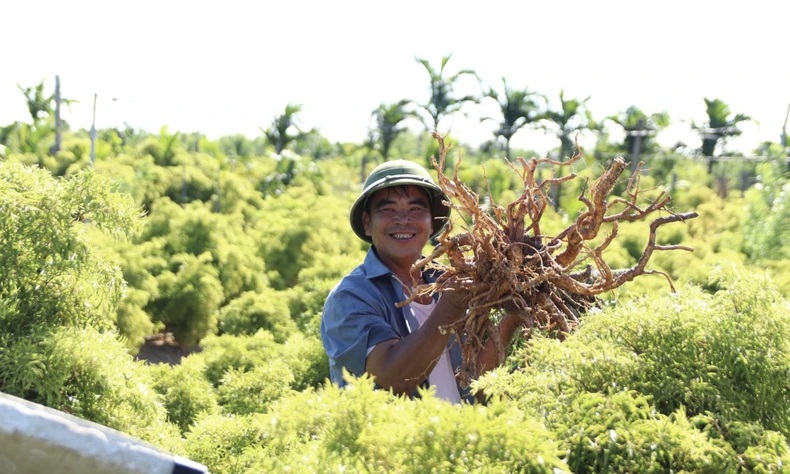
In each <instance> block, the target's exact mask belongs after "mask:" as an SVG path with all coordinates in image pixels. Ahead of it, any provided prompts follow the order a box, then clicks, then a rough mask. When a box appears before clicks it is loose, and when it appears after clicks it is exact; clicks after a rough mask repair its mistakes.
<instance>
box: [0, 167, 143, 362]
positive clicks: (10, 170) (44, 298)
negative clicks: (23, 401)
mask: <svg viewBox="0 0 790 474" xmlns="http://www.w3.org/2000/svg"><path fill="white" fill-rule="evenodd" d="M137 218H138V214H137V212H136V210H135V208H134V206H133V205H132V203H131V202H130V201H129V200H128V199H126V197H125V196H122V195H118V194H115V193H114V192H113V190H112V189H111V187H110V186H109V185H108V184H107V183H106V182H104V181H102V180H101V179H100V178H99V177H98V176H97V175H95V174H93V173H88V172H86V173H80V174H78V175H75V176H72V177H70V178H69V179H66V180H57V179H54V178H53V177H52V176H51V175H50V174H49V173H47V172H46V171H43V170H38V169H33V168H30V167H25V166H22V165H20V164H16V163H9V162H0V268H2V270H3V278H2V279H0V300H2V301H3V305H2V306H1V308H2V309H1V310H0V311H2V313H1V314H0V334H2V335H3V336H4V337H6V338H8V340H11V339H16V338H30V339H33V340H36V339H37V338H38V337H40V336H41V335H43V334H45V333H46V332H47V331H49V330H50V329H52V328H57V327H60V326H76V327H81V326H84V325H93V326H95V327H97V328H105V329H106V328H109V327H111V325H112V322H113V320H112V316H111V315H112V314H113V313H114V311H115V309H116V308H117V306H118V303H119V301H120V298H121V295H122V291H123V281H122V279H121V274H120V271H119V269H118V267H117V266H116V265H114V264H113V262H112V261H108V260H106V259H105V258H102V256H101V255H99V253H98V252H97V251H96V247H97V244H100V243H103V240H102V239H106V240H108V241H109V240H112V239H114V238H121V237H126V236H128V235H129V234H130V233H131V232H133V230H134V229H135V228H137V227H138V225H139V223H138V221H137ZM12 362H13V361H4V362H3V364H0V365H5V364H6V363H12Z"/></svg>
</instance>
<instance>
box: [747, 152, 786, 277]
mask: <svg viewBox="0 0 790 474" xmlns="http://www.w3.org/2000/svg"><path fill="white" fill-rule="evenodd" d="M758 169H759V172H760V180H761V181H760V183H759V185H758V186H755V187H754V188H751V189H749V191H748V192H747V194H746V202H747V203H748V204H747V206H746V219H745V221H744V226H743V235H744V239H743V249H744V253H746V255H747V256H748V257H749V260H751V261H755V262H761V261H763V260H789V259H790V249H789V248H788V246H787V242H790V183H789V182H788V181H787V179H782V177H781V174H780V173H781V171H780V169H779V163H765V164H761V165H760V166H759V167H758Z"/></svg>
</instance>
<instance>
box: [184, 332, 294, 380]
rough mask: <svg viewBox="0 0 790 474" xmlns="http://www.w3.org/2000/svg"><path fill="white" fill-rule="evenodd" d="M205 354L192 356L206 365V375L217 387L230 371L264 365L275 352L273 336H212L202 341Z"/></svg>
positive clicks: (258, 334) (268, 334)
mask: <svg viewBox="0 0 790 474" xmlns="http://www.w3.org/2000/svg"><path fill="white" fill-rule="evenodd" d="M201 345H202V347H203V351H202V352H200V353H198V354H193V355H191V356H190V357H194V358H199V359H201V360H202V361H203V362H205V367H206V369H205V374H206V378H208V380H209V382H211V383H212V385H213V386H215V387H218V386H219V385H220V384H221V383H222V378H223V377H224V375H225V372H226V371H228V370H232V369H236V370H240V371H248V370H251V369H252V368H254V367H260V366H265V365H267V364H268V363H269V359H270V358H271V357H272V354H273V353H276V347H278V346H279V345H278V344H277V343H276V342H275V340H274V337H273V336H272V335H271V333H269V332H268V331H259V332H257V333H255V334H252V335H249V336H230V335H223V336H212V337H207V338H206V339H205V340H203V341H202V344H201Z"/></svg>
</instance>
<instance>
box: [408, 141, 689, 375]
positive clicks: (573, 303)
mask: <svg viewBox="0 0 790 474" xmlns="http://www.w3.org/2000/svg"><path fill="white" fill-rule="evenodd" d="M434 138H436V139H437V140H438V141H439V146H440V150H439V157H438V160H437V159H436V158H435V157H434V158H433V159H432V163H433V166H434V168H436V171H437V174H438V185H439V186H440V187H441V188H442V190H443V191H444V192H445V194H446V195H447V196H448V197H449V198H450V202H449V203H448V204H449V205H450V206H451V207H452V208H453V210H454V211H455V213H457V215H460V216H461V217H462V218H463V221H464V222H465V223H466V224H465V229H462V230H463V231H462V232H458V233H454V232H453V226H452V224H451V223H448V226H447V227H446V228H445V230H444V232H443V233H442V234H440V235H439V236H438V238H437V240H438V244H437V245H436V246H435V248H434V251H433V253H432V254H431V255H428V256H427V257H425V258H424V259H422V260H420V261H418V262H417V263H416V264H415V267H417V268H419V269H425V268H427V267H430V266H439V267H440V270H441V271H442V274H441V277H440V278H439V279H438V280H436V281H435V282H433V283H430V284H424V285H419V286H417V287H416V288H413V289H412V291H411V298H410V299H409V300H406V301H403V302H401V303H400V305H405V304H407V303H409V302H410V301H412V300H413V299H415V298H417V297H419V296H422V295H426V294H433V293H436V292H443V291H457V290H462V291H465V292H467V294H468V295H469V298H470V299H469V310H468V312H467V313H466V315H465V317H464V318H463V319H461V320H459V321H457V322H456V323H455V324H453V325H452V327H448V328H445V329H446V330H449V331H452V332H455V333H456V334H457V335H458V336H459V337H458V340H459V341H460V344H461V352H462V357H463V360H462V366H461V373H460V374H459V375H460V377H461V382H462V384H463V385H464V386H466V385H468V384H469V382H470V381H471V380H472V379H475V378H477V376H478V375H479V374H477V373H475V371H476V367H477V364H476V361H477V358H478V355H479V353H480V351H481V349H482V348H483V345H484V343H485V341H486V340H487V339H489V338H492V339H493V340H494V342H495V344H496V345H497V352H498V354H499V357H500V360H499V363H500V364H502V363H503V362H504V358H505V356H506V353H507V351H506V348H505V347H503V346H504V342H503V341H502V340H500V337H499V332H498V331H496V330H495V326H496V324H497V323H498V322H499V321H500V320H501V318H502V317H516V318H518V319H519V322H520V323H521V324H522V325H523V331H521V334H522V337H525V338H529V337H530V336H531V335H532V333H533V331H535V330H542V331H545V332H546V333H547V334H550V335H552V337H556V338H558V339H561V340H562V339H564V338H565V337H566V336H567V335H568V334H570V333H571V332H572V331H573V330H574V329H575V328H576V327H577V326H578V324H579V316H580V315H581V314H582V313H584V312H585V311H586V310H588V309H589V308H591V307H592V306H595V305H596V304H598V301H599V300H598V295H600V294H602V293H604V292H607V291H610V290H613V289H615V288H618V287H619V286H621V285H623V284H624V283H626V282H628V281H630V280H633V279H634V278H636V277H637V276H639V275H644V274H661V275H663V276H664V277H666V278H667V281H668V282H669V285H670V287H671V288H672V291H674V287H672V282H671V280H670V278H669V276H668V275H666V274H665V273H663V272H660V271H656V270H648V269H647V268H646V266H647V263H648V261H649V259H650V257H651V255H652V254H653V252H654V251H656V250H686V251H690V250H692V249H691V248H690V247H687V246H683V245H659V244H657V243H656V230H657V229H658V228H659V227H660V226H662V225H664V224H667V223H670V222H678V221H685V220H687V219H691V218H694V217H696V216H697V214H696V213H693V212H691V213H683V214H676V213H673V212H672V211H670V209H669V208H668V205H669V202H670V197H669V196H668V195H667V194H666V193H664V192H661V193H659V194H658V196H657V197H655V198H653V199H649V200H647V202H646V203H644V204H642V203H640V202H639V201H641V200H642V199H641V198H642V196H643V195H644V192H643V191H640V189H639V177H640V175H641V174H640V167H637V168H636V170H635V171H634V172H633V173H632V174H631V176H630V179H629V181H628V184H627V188H626V192H625V193H624V196H626V197H619V196H610V194H611V193H612V190H613V188H614V186H615V184H616V183H617V182H618V179H619V178H620V176H621V175H622V174H623V172H624V171H625V170H626V162H625V161H624V160H623V159H622V158H617V159H615V160H614V161H613V162H612V163H611V164H610V165H609V167H608V169H606V170H605V171H604V173H603V174H602V175H601V176H600V177H598V179H596V180H595V181H594V182H593V183H592V185H590V186H584V187H583V190H582V192H581V195H580V196H579V200H580V201H581V202H582V203H584V206H585V208H586V209H584V210H583V211H582V212H580V213H579V215H578V217H577V218H576V220H575V222H573V223H572V224H570V225H569V226H568V227H566V228H565V229H564V230H563V231H561V232H560V233H559V234H557V235H556V236H547V235H544V233H543V232H542V230H541V226H540V221H541V217H542V216H543V214H544V211H545V210H546V208H547V206H548V205H549V199H548V197H547V192H548V190H549V188H550V187H551V186H552V185H556V184H559V183H561V182H565V181H569V180H572V179H575V178H576V175H575V174H573V173H571V174H568V175H566V176H562V177H549V178H548V179H545V180H542V181H541V182H538V180H536V177H535V174H536V170H537V169H538V166H539V165H542V164H547V165H550V166H552V167H564V166H568V165H571V164H573V163H575V162H577V161H578V160H580V159H581V157H582V155H581V153H580V152H579V153H577V154H576V155H575V156H573V157H572V158H571V159H570V160H568V161H565V162H561V161H555V160H550V159H546V158H543V159H534V158H533V159H530V160H527V159H524V158H519V159H518V160H516V161H515V162H510V166H511V169H512V170H513V172H515V173H517V174H518V175H519V177H520V178H521V180H522V181H523V183H524V187H523V192H522V193H521V195H520V196H518V198H516V199H515V200H514V201H513V202H511V203H510V204H508V205H506V206H500V205H498V204H496V203H494V202H492V203H491V204H490V205H488V206H482V205H481V203H480V200H479V196H478V195H477V194H476V193H475V192H473V191H472V190H471V189H470V188H469V187H467V186H466V185H464V183H462V182H461V181H460V180H459V179H458V164H460V159H459V160H458V163H457V164H456V166H455V168H454V169H453V173H452V176H451V177H450V176H448V175H446V174H445V158H446V155H447V152H448V147H447V146H446V145H445V141H444V137H442V136H440V135H439V134H436V133H434ZM659 212H661V213H664V214H665V215H663V216H661V217H657V218H655V219H654V220H653V221H652V222H651V224H650V235H649V237H648V242H647V245H646V246H645V249H644V251H643V253H642V256H641V257H640V258H639V259H638V261H637V263H636V265H634V266H633V267H631V268H627V269H612V268H610V267H609V265H608V264H607V263H606V262H605V261H604V259H603V251H604V250H605V249H606V248H607V247H608V246H609V244H611V243H612V241H614V239H615V238H616V237H617V229H618V223H621V222H632V221H637V220H640V219H643V218H645V217H646V216H648V215H651V214H654V213H659ZM456 220H457V219H456ZM604 230H606V231H608V234H604V235H602V237H601V238H599V239H597V240H596V238H597V237H598V235H599V232H602V231H604ZM594 240H595V242H596V243H595V244H594V245H593V241H594ZM440 261H441V262H442V263H437V262H440Z"/></svg>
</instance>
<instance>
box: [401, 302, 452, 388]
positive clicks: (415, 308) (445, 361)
mask: <svg viewBox="0 0 790 474" xmlns="http://www.w3.org/2000/svg"><path fill="white" fill-rule="evenodd" d="M409 306H410V307H411V309H412V312H413V313H414V316H415V317H416V318H417V321H418V322H419V323H420V326H422V325H423V323H424V322H425V320H426V319H428V315H430V314H431V311H433V308H434V307H435V306H436V302H435V301H431V303H430V304H420V303H417V302H414V301H412V302H411V303H409V305H408V306H406V308H408V307H409ZM428 383H429V384H431V385H433V386H434V387H436V396H437V397H439V398H441V399H444V400H447V401H448V402H451V403H461V396H460V395H459V394H458V385H456V383H455V374H454V372H453V365H452V363H451V362H450V353H449V351H448V350H447V348H446V347H445V348H444V352H442V355H441V357H440V358H439V362H437V363H436V366H434V368H433V370H432V371H431V373H430V374H429V375H428Z"/></svg>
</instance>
